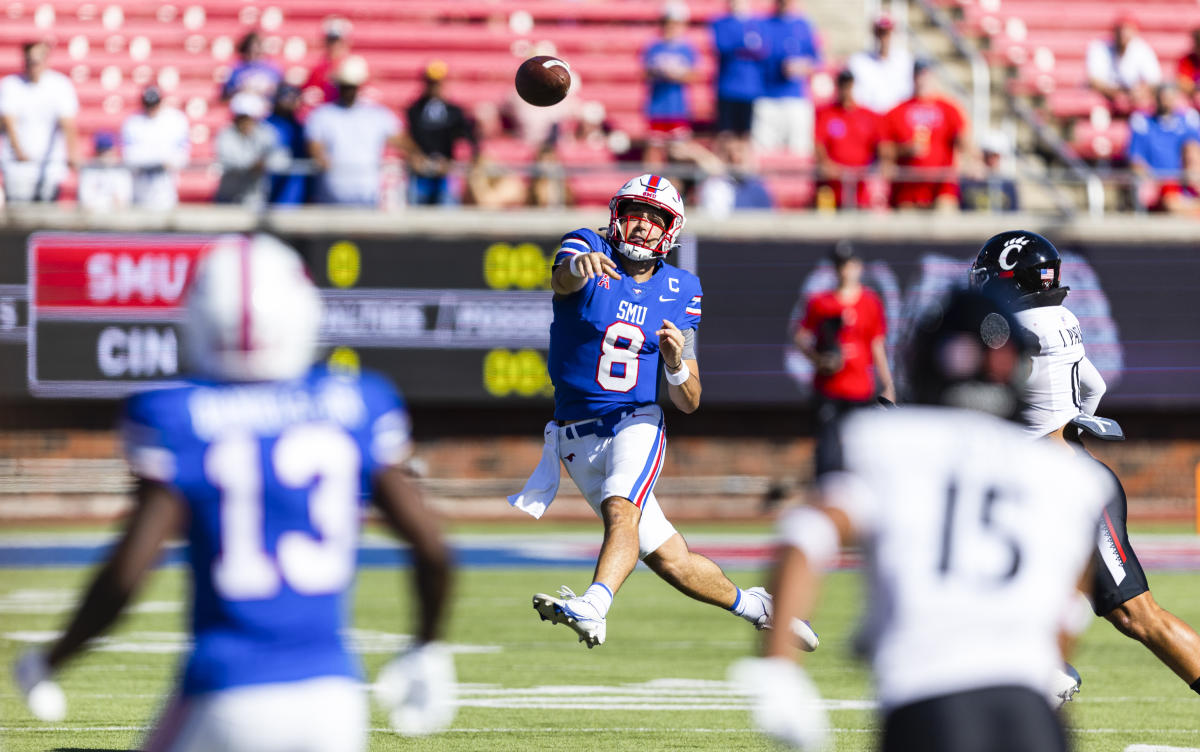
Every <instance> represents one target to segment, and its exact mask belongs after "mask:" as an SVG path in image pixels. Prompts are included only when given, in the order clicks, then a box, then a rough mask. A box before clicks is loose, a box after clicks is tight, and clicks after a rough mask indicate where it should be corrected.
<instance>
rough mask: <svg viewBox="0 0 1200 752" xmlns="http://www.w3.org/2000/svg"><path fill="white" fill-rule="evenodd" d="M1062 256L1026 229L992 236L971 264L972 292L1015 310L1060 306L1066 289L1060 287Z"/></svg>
mask: <svg viewBox="0 0 1200 752" xmlns="http://www.w3.org/2000/svg"><path fill="white" fill-rule="evenodd" d="M1061 270H1062V256H1060V255H1059V253H1058V249H1057V248H1055V247H1054V244H1053V243H1051V242H1050V241H1049V240H1047V239H1046V238H1044V237H1042V236H1041V235H1038V234H1037V233H1036V232H1029V231H1027V230H1009V231H1008V232H1002V233H1000V234H999V235H994V236H992V237H991V238H990V239H989V240H988V241H987V242H986V243H984V244H983V248H980V249H979V255H978V256H977V257H976V258H975V263H974V264H972V265H971V272H970V275H969V278H968V279H969V283H970V286H971V289H973V290H980V291H982V292H986V293H987V294H989V295H992V296H994V297H997V298H999V299H1001V300H1004V301H1007V302H1008V303H1010V304H1011V305H1013V306H1015V307H1017V308H1033V307H1036V306H1049V305H1059V304H1061V303H1062V301H1063V298H1065V297H1066V296H1067V292H1068V290H1070V288H1069V287H1062V286H1060V284H1059V274H1060V273H1061Z"/></svg>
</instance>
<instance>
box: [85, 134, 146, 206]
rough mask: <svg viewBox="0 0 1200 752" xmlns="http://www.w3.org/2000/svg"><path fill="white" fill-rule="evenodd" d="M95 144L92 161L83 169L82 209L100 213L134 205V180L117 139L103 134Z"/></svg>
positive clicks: (97, 136) (99, 135)
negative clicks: (117, 147)
mask: <svg viewBox="0 0 1200 752" xmlns="http://www.w3.org/2000/svg"><path fill="white" fill-rule="evenodd" d="M92 143H93V147H92V151H93V156H92V161H91V162H88V163H87V164H85V165H83V166H82V167H80V168H79V206H80V208H82V209H83V210H84V211H90V212H97V213H100V212H109V211H112V210H114V209H123V208H125V207H127V206H129V205H130V204H131V203H132V202H133V177H132V176H131V175H130V174H129V168H127V167H125V165H123V164H121V156H120V155H119V154H117V149H116V139H115V138H113V135H112V134H111V133H103V132H102V133H97V134H96V136H95V138H94V139H93V141H92Z"/></svg>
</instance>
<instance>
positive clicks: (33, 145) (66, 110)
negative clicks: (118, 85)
mask: <svg viewBox="0 0 1200 752" xmlns="http://www.w3.org/2000/svg"><path fill="white" fill-rule="evenodd" d="M22 53H23V55H24V61H25V67H24V69H23V70H22V71H21V72H20V73H13V74H10V75H8V76H5V77H4V79H3V80H0V131H3V149H2V150H0V172H3V174H4V190H5V191H6V193H7V199H8V200H9V201H11V202H18V203H19V202H26V201H54V200H55V199H56V198H58V188H59V185H60V184H61V183H62V181H63V179H64V178H65V177H66V176H67V170H68V168H71V167H76V166H78V165H79V149H78V144H77V140H78V139H77V133H78V131H77V129H76V127H75V116H76V115H77V114H78V113H79V99H78V97H77V96H76V95H75V87H74V85H72V83H71V79H69V78H67V77H66V76H64V75H63V74H61V73H59V72H58V71H53V70H50V69H49V68H48V67H47V61H48V59H49V57H50V45H49V44H47V43H46V42H28V43H26V44H25V45H24V46H23V47H22Z"/></svg>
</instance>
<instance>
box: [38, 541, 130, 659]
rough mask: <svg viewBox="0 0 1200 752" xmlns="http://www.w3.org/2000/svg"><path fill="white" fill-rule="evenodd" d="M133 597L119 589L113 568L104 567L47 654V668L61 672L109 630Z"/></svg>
mask: <svg viewBox="0 0 1200 752" xmlns="http://www.w3.org/2000/svg"><path fill="white" fill-rule="evenodd" d="M132 595H133V589H132V588H131V587H122V586H121V584H120V583H119V582H118V578H117V577H116V576H115V573H114V571H113V567H112V565H111V564H109V565H106V566H105V568H104V569H102V570H101V571H100V574H98V575H97V576H96V579H95V580H93V581H92V584H91V586H90V587H89V588H88V592H87V595H86V596H84V599H83V603H82V604H81V605H80V607H79V610H78V611H76V612H75V616H74V617H73V618H72V619H71V623H70V624H69V625H68V626H67V629H66V631H65V632H63V634H62V636H61V637H60V638H59V639H58V642H56V643H54V647H52V648H51V649H50V652H49V653H48V654H47V656H46V662H47V664H49V666H50V668H51V669H53V670H58V669H60V668H62V666H63V664H64V663H66V662H67V661H68V660H69V659H70V658H71V657H72V656H74V655H75V654H76V653H78V652H79V651H80V649H81V648H82V647H83V646H84V644H85V643H86V642H87V641H88V640H91V639H92V638H93V637H96V636H97V635H99V634H101V633H103V632H104V631H105V630H107V629H108V628H109V627H111V626H112V624H113V622H115V621H116V620H117V616H118V615H119V614H120V613H121V611H122V610H123V609H124V608H125V606H126V604H128V603H129V598H130V597H131V596H132Z"/></svg>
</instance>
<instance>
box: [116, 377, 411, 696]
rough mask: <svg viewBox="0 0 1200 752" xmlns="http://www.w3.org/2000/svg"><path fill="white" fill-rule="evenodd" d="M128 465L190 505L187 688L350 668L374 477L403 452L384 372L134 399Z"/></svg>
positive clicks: (192, 388)
mask: <svg viewBox="0 0 1200 752" xmlns="http://www.w3.org/2000/svg"><path fill="white" fill-rule="evenodd" d="M123 430H124V439H125V450H126V454H127V456H128V459H129V464H130V467H131V469H132V470H133V473H134V474H135V475H137V476H138V477H141V478H146V479H148V480H151V481H157V482H159V483H164V484H166V485H169V486H171V487H172V488H173V489H174V490H175V491H176V493H177V494H178V495H179V497H180V498H181V500H182V501H183V502H184V503H185V504H186V505H187V512H188V522H187V542H188V547H187V561H188V565H189V568H190V569H191V576H192V590H193V597H192V614H191V622H192V631H193V633H194V635H195V646H194V648H193V649H192V653H191V655H190V657H189V658H188V661H187V665H186V668H185V669H184V673H183V687H182V689H183V693H184V694H188V695H192V694H202V693H206V692H212V691H218V690H223V689H228V688H230V687H238V686H245V685H251V684H264V683H274V682H290V681H299V680H302V679H308V678H313V677H318V676H349V677H357V676H358V674H359V671H358V666H357V665H356V661H355V660H354V659H353V658H352V657H351V656H350V655H349V653H348V652H347V651H346V648H345V646H344V645H343V643H342V635H341V631H342V630H343V629H344V628H345V627H346V626H347V624H346V622H347V616H348V612H349V607H350V588H351V585H352V584H353V579H354V572H355V564H356V559H357V553H358V533H359V520H360V517H361V515H362V503H363V500H364V499H366V498H367V496H368V495H369V493H370V491H371V487H372V478H373V477H374V476H375V475H376V473H377V472H378V471H379V470H381V469H382V468H384V467H386V466H389V465H393V464H396V463H398V462H401V461H403V460H404V459H405V458H406V457H407V455H408V452H409V451H410V442H409V429H408V417H407V413H406V411H405V408H404V404H403V402H402V401H401V399H400V396H399V395H398V394H397V393H396V391H395V390H394V389H393V388H392V386H391V385H390V384H389V383H388V382H387V381H386V380H385V379H384V378H382V377H380V376H376V375H374V374H368V373H364V374H362V375H361V376H359V377H343V376H339V375H335V374H331V373H330V372H329V371H327V370H326V369H325V368H324V367H317V368H315V369H313V370H312V371H311V372H310V373H309V374H308V375H307V376H305V377H303V378H300V379H296V380H293V381H285V382H261V383H243V384H231V383H201V382H197V383H194V384H191V385H188V386H183V387H179V388H175V389H163V390H157V391H151V392H144V393H142V394H138V395H135V396H133V397H131V398H130V399H129V401H128V403H127V404H126V409H125V418H124V425H123Z"/></svg>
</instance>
